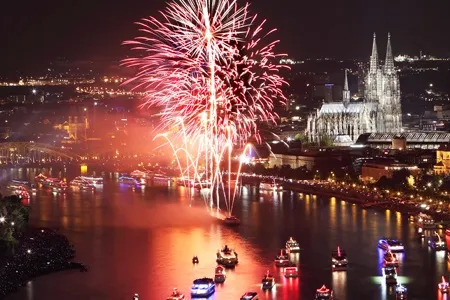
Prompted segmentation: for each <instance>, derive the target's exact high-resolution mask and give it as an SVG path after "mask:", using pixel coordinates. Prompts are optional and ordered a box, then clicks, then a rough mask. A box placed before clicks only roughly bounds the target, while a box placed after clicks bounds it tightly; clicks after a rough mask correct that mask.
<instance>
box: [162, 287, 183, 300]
mask: <svg viewBox="0 0 450 300" xmlns="http://www.w3.org/2000/svg"><path fill="white" fill-rule="evenodd" d="M183 299H186V298H185V297H184V295H183V294H182V293H180V292H179V291H178V290H177V289H176V288H175V289H173V291H172V294H171V295H170V296H169V297H167V300H183Z"/></svg>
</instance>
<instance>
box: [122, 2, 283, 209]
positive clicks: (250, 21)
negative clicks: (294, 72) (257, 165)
mask: <svg viewBox="0 0 450 300" xmlns="http://www.w3.org/2000/svg"><path fill="white" fill-rule="evenodd" d="M255 22H256V16H253V15H250V14H249V12H248V5H245V6H243V7H239V5H238V4H237V2H236V0H178V1H173V2H171V3H169V4H168V6H167V8H166V9H165V10H164V11H162V12H161V13H160V18H159V19H158V18H154V17H150V18H147V19H144V20H143V21H142V22H140V23H138V24H139V25H140V27H141V32H142V33H143V34H142V35H141V36H139V37H137V38H135V39H134V40H132V41H128V42H125V44H127V45H130V46H131V47H132V49H133V50H137V51H139V52H140V53H141V55H142V57H137V58H130V59H126V60H124V64H125V65H126V66H129V67H134V68H137V69H138V72H137V74H136V76H135V77H134V78H132V79H130V80H129V81H128V82H127V83H133V84H134V85H135V88H136V89H144V90H145V93H146V96H145V102H144V104H143V107H145V106H157V107H159V108H161V120H162V122H161V123H160V129H163V130H170V129H171V128H173V127H174V126H177V127H178V128H179V130H177V133H176V134H174V135H173V136H172V138H169V137H168V135H167V134H165V135H164V137H165V138H166V139H167V141H169V143H170V144H171V146H172V149H173V150H174V153H175V155H177V154H178V153H179V152H180V151H181V152H184V154H185V157H186V162H185V163H184V162H183V163H182V162H181V161H180V159H178V157H177V162H178V165H179V167H180V169H181V171H182V175H183V176H188V177H189V176H192V177H193V180H194V181H196V180H198V181H200V182H201V181H202V179H203V180H204V181H205V182H206V183H209V185H210V186H211V187H212V192H211V193H209V195H210V196H209V197H210V198H209V203H210V205H212V203H213V198H216V200H217V207H219V190H222V191H223V193H224V196H225V199H226V200H225V205H226V207H227V211H228V213H231V211H232V209H233V203H234V198H235V196H234V195H235V192H233V193H232V192H231V189H230V185H231V184H230V182H231V177H230V176H231V175H230V174H231V172H232V170H231V159H232V157H231V156H232V154H233V151H234V147H235V146H238V147H243V146H245V145H246V144H247V141H248V140H249V138H252V137H254V138H256V140H258V141H259V139H260V138H259V132H258V124H259V123H260V122H275V120H276V119H277V115H276V114H275V112H274V111H273V109H274V103H275V101H280V102H284V101H285V97H284V95H283V93H282V91H281V88H282V86H283V85H284V84H286V82H285V81H284V80H283V78H282V77H281V76H280V75H279V71H280V68H281V66H280V65H278V64H276V63H275V60H276V59H279V57H280V56H282V55H278V54H275V52H274V47H275V45H276V44H277V42H278V41H268V42H266V41H267V40H268V39H269V38H270V33H271V32H272V31H269V32H268V33H266V34H263V25H264V22H262V23H260V25H258V26H255V25H254V23H255ZM191 144H196V145H197V146H196V147H195V150H193V147H192V146H191ZM246 148H247V147H245V148H244V149H246ZM244 151H245V150H244ZM225 160H228V167H227V168H226V169H227V170H226V171H227V174H228V183H229V184H228V193H226V192H225V188H224V185H223V180H222V179H223V174H224V171H225V170H222V167H221V163H222V162H223V161H225ZM239 170H240V166H239V168H238V170H236V171H239ZM201 174H204V175H201Z"/></svg>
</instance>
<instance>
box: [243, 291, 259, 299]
mask: <svg viewBox="0 0 450 300" xmlns="http://www.w3.org/2000/svg"><path fill="white" fill-rule="evenodd" d="M258 299H259V298H258V293H257V292H247V293H245V294H244V295H242V297H241V300H258Z"/></svg>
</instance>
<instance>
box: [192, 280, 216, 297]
mask: <svg viewBox="0 0 450 300" xmlns="http://www.w3.org/2000/svg"><path fill="white" fill-rule="evenodd" d="M215 292H216V284H215V283H214V280H213V279H212V278H200V279H195V280H194V282H193V284H192V289H191V297H192V298H208V297H209V296H211V295H212V294H214V293H215Z"/></svg>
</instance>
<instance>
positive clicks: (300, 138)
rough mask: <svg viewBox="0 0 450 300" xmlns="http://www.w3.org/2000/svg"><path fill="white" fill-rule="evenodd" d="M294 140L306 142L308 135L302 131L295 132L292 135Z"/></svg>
mask: <svg viewBox="0 0 450 300" xmlns="http://www.w3.org/2000/svg"><path fill="white" fill-rule="evenodd" d="M294 141H298V142H302V144H303V143H307V142H308V137H307V136H306V135H305V134H304V133H297V134H296V135H295V137H294Z"/></svg>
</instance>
